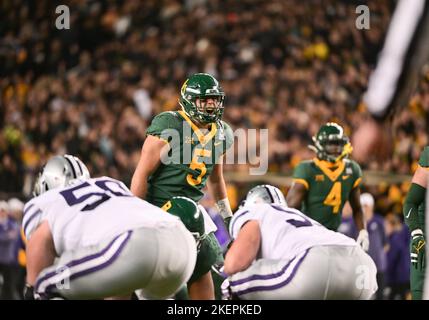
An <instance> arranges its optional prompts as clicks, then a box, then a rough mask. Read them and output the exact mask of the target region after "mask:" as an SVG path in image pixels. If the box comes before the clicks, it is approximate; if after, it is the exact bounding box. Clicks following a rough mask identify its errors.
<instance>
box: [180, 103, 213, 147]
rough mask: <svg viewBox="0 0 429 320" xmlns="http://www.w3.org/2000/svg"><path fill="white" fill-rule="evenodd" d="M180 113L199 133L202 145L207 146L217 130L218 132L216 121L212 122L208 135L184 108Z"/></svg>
mask: <svg viewBox="0 0 429 320" xmlns="http://www.w3.org/2000/svg"><path fill="white" fill-rule="evenodd" d="M179 114H180V115H181V116H182V118H183V119H185V121H186V122H187V123H189V125H190V126H191V128H192V130H193V131H194V132H195V134H196V135H197V137H198V141H199V142H200V144H201V145H202V146H205V145H206V144H207V143H208V142H209V141H210V140H211V139H213V137H214V136H215V135H216V132H217V125H216V123H212V125H211V129H210V131H209V132H208V133H207V134H206V135H204V134H203V133H202V132H201V130H200V128H198V127H197V125H196V124H195V123H193V122H192V120H191V119H189V117H188V115H187V114H186V113H185V112H184V111H183V110H180V111H179Z"/></svg>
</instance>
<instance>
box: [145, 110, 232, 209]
mask: <svg viewBox="0 0 429 320" xmlns="http://www.w3.org/2000/svg"><path fill="white" fill-rule="evenodd" d="M146 134H147V135H152V136H156V137H159V138H160V139H162V140H164V141H166V143H168V144H169V145H170V151H169V153H168V155H166V157H163V159H161V164H160V166H159V167H158V168H157V170H156V171H155V172H154V173H153V174H152V175H151V176H150V177H149V180H148V191H147V196H146V200H147V201H149V202H150V203H152V204H154V205H156V206H159V207H161V206H163V205H164V204H165V203H166V202H167V201H168V200H170V199H171V198H172V197H174V196H184V197H189V198H191V199H192V200H194V201H195V202H198V201H199V200H200V199H201V197H202V196H203V192H202V189H203V188H204V187H205V185H206V183H207V178H208V177H209V176H210V174H211V173H212V171H213V168H214V165H215V164H216V163H217V162H218V161H219V157H220V156H221V155H223V154H224V153H225V152H226V151H227V150H228V149H229V148H230V147H231V145H232V143H233V133H232V130H231V127H230V126H229V125H228V124H227V123H226V122H224V121H218V122H216V123H212V124H210V126H209V128H208V129H200V128H198V127H197V126H196V125H195V123H193V122H192V121H191V119H190V118H189V117H188V116H187V115H186V113H185V112H183V111H167V112H163V113H160V114H159V115H157V116H156V117H155V118H154V119H153V120H152V123H151V125H150V126H149V128H148V129H147V132H146Z"/></svg>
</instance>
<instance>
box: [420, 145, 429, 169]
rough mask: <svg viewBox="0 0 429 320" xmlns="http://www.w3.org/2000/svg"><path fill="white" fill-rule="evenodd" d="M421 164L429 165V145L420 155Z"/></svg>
mask: <svg viewBox="0 0 429 320" xmlns="http://www.w3.org/2000/svg"><path fill="white" fill-rule="evenodd" d="M419 165H420V166H421V167H424V168H427V167H429V146H427V147H425V148H424V149H423V152H422V154H421V155H420V159H419Z"/></svg>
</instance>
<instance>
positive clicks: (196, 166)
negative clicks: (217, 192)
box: [186, 148, 212, 186]
mask: <svg viewBox="0 0 429 320" xmlns="http://www.w3.org/2000/svg"><path fill="white" fill-rule="evenodd" d="M211 155H212V152H211V151H210V150H205V149H198V148H196V149H195V150H194V155H193V157H192V162H191V164H190V165H189V168H191V169H192V170H199V171H200V174H199V175H198V176H197V177H196V178H194V176H193V175H192V174H188V175H187V176H186V181H187V182H188V183H189V184H190V185H191V186H196V185H199V184H200V183H201V181H202V179H203V177H204V176H205V175H206V173H207V167H206V165H205V163H204V162H200V161H199V157H210V156H211Z"/></svg>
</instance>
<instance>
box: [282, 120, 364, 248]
mask: <svg viewBox="0 0 429 320" xmlns="http://www.w3.org/2000/svg"><path fill="white" fill-rule="evenodd" d="M313 141H314V145H312V146H309V147H310V148H311V149H312V150H314V151H315V152H316V155H317V157H316V158H314V159H313V160H307V161H302V162H301V163H300V164H299V165H298V166H297V167H296V168H295V170H294V173H293V178H294V183H293V185H292V187H291V189H290V190H289V192H288V195H287V199H286V201H287V203H288V205H289V206H290V207H292V208H296V209H299V210H301V211H303V212H304V213H305V214H307V215H308V216H309V217H311V218H313V219H315V220H316V221H318V222H320V223H321V224H322V225H324V226H325V227H327V228H328V229H331V230H333V231H336V230H337V229H338V226H339V225H340V223H341V212H342V209H343V207H344V204H345V203H346V201H347V200H348V201H349V203H350V206H351V208H352V210H353V218H354V221H355V223H356V226H357V228H358V230H360V231H359V236H358V239H357V242H358V243H359V244H360V245H361V246H362V248H363V249H364V250H365V251H368V246H369V238H368V232H367V231H366V229H365V227H364V221H363V212H362V208H361V204H360V183H361V180H362V171H361V169H360V167H359V165H358V164H357V163H356V162H355V161H353V160H349V159H347V157H348V155H349V154H350V153H351V151H352V147H351V144H350V142H349V139H348V137H347V136H346V135H345V134H344V130H343V128H342V127H341V126H340V125H338V124H336V123H333V122H329V123H327V124H325V125H323V126H322V127H321V128H320V129H319V132H318V133H317V134H316V136H314V137H313Z"/></svg>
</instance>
